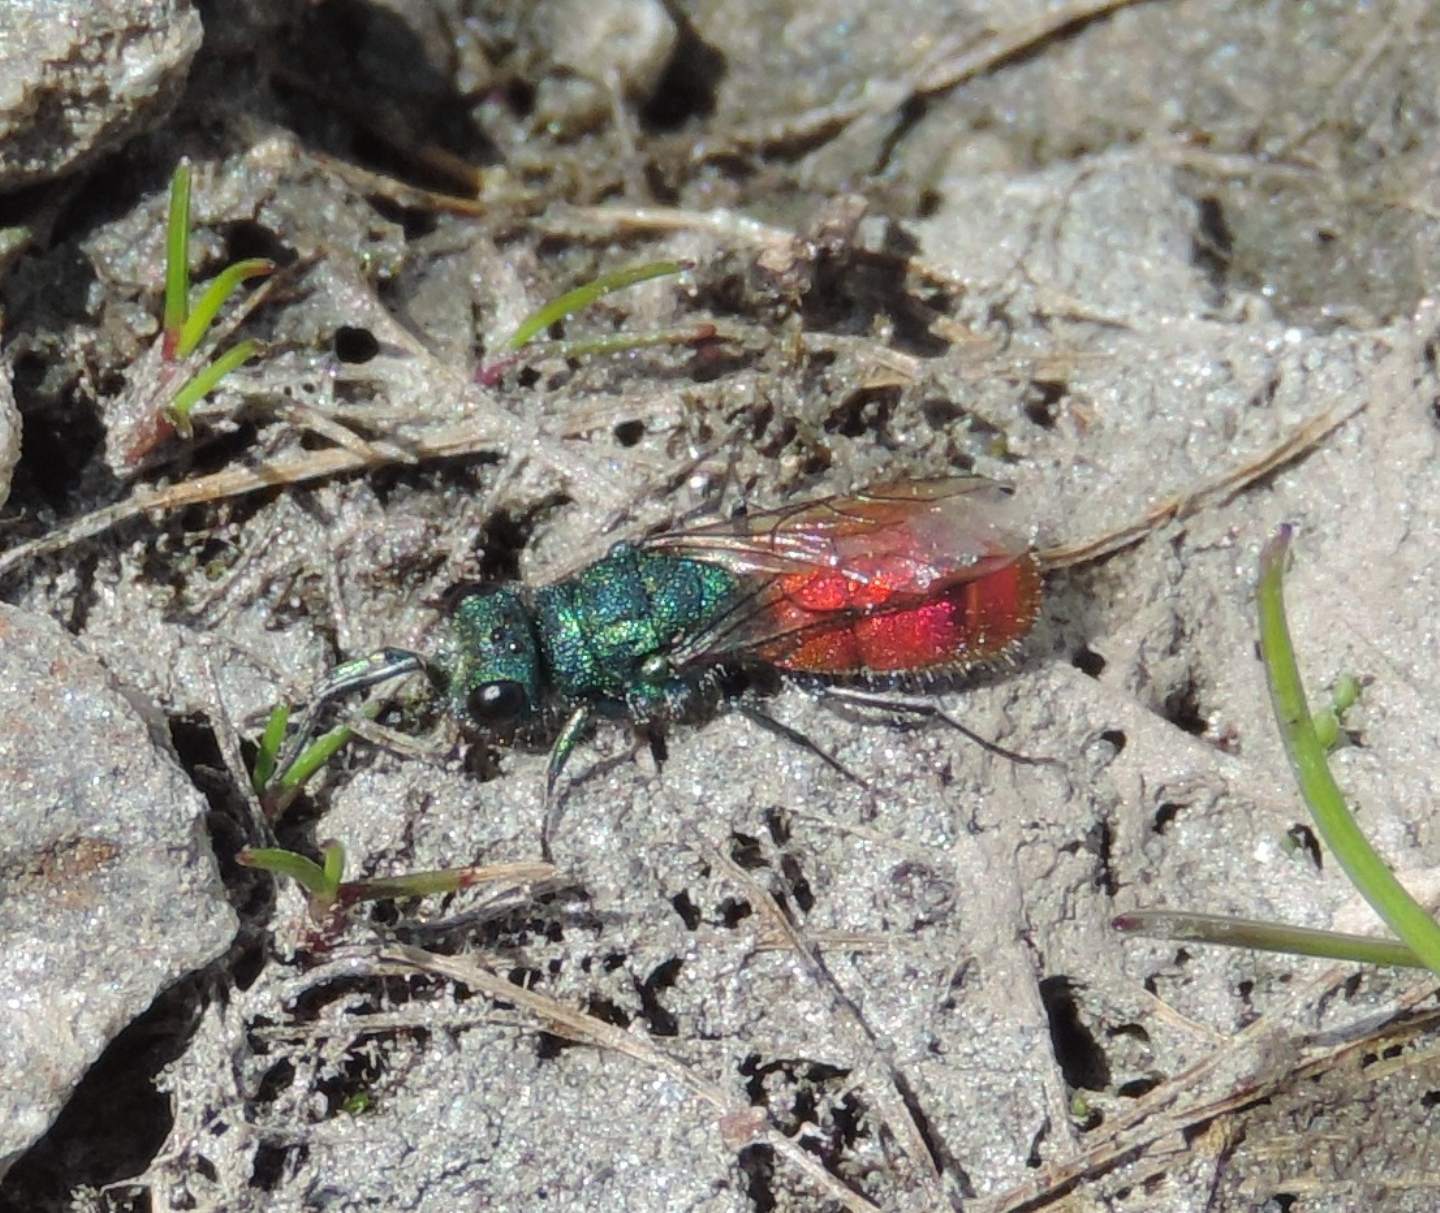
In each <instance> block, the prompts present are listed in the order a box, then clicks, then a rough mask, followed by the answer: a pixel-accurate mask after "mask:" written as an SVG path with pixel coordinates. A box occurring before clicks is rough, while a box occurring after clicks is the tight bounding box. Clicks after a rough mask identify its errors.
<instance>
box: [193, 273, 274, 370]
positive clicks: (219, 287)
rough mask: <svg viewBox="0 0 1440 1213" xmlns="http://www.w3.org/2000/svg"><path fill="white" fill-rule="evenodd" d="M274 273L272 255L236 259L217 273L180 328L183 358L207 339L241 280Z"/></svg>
mask: <svg viewBox="0 0 1440 1213" xmlns="http://www.w3.org/2000/svg"><path fill="white" fill-rule="evenodd" d="M274 272H275V263H274V262H273V261H271V260H270V259H269V258H267V257H251V258H250V259H249V260H247V261H237V262H235V264H234V265H227V266H226V267H225V268H224V269H223V270H221V271H220V272H219V273H218V274H216V275H215V277H214V279H213V280H212V281H211V283H210V285H209V286H207V287H206V288H205V290H204V292H203V293H202V294H201V296H200V298H199V299H198V300H196V303H195V307H194V308H193V309H192V310H191V312H190V315H189V317H188V318H187V319H186V321H185V324H184V326H183V327H182V328H181V330H180V344H179V345H178V346H177V347H176V353H177V354H178V355H179V356H180V357H181V358H188V357H189V356H190V355H191V354H192V353H193V352H194V351H195V347H196V346H198V345H199V344H200V342H201V341H203V340H204V338H205V334H206V333H208V332H209V331H210V325H211V324H213V323H214V321H215V316H216V315H217V313H219V311H220V309H221V308H222V307H224V306H225V301H226V300H227V299H229V298H230V296H231V295H233V294H234V293H235V290H236V288H237V287H239V285H240V284H241V283H242V282H244V281H246V280H247V279H250V278H263V277H264V276H265V275H266V274H272V273H274Z"/></svg>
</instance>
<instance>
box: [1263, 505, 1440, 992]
mask: <svg viewBox="0 0 1440 1213" xmlns="http://www.w3.org/2000/svg"><path fill="white" fill-rule="evenodd" d="M1290 539H1291V528H1290V527H1288V526H1282V527H1281V528H1280V529H1279V531H1278V532H1277V533H1276V536H1275V538H1273V539H1272V540H1271V541H1270V542H1269V543H1268V544H1266V545H1265V550H1264V551H1263V552H1262V553H1261V556H1260V580H1259V584H1258V586H1257V590H1256V599H1257V603H1258V606H1259V615H1260V652H1261V656H1262V658H1263V660H1264V664H1265V674H1266V680H1267V682H1268V683H1269V687H1270V701H1271V704H1272V706H1273V708H1274V710H1275V719H1276V721H1277V723H1278V724H1279V726H1280V736H1281V740H1282V741H1283V742H1284V745H1285V752H1286V754H1287V755H1288V756H1289V759H1290V765H1291V768H1292V769H1293V770H1294V772H1295V777H1296V781H1297V782H1298V784H1299V786H1300V794H1301V796H1302V797H1303V798H1304V800H1305V803H1306V805H1308V806H1309V809H1310V813H1311V816H1313V817H1314V819H1315V825H1316V828H1317V830H1318V831H1319V834H1320V838H1321V841H1323V842H1324V844H1325V845H1326V846H1327V847H1329V849H1330V850H1331V852H1332V853H1333V854H1334V855H1335V858H1336V859H1337V860H1338V861H1339V863H1340V866H1341V867H1342V868H1343V869H1344V871H1345V874H1346V875H1347V876H1348V877H1349V878H1350V881H1351V883H1352V884H1354V886H1355V887H1356V888H1357V889H1359V890H1360V893H1361V895H1362V896H1364V898H1365V900H1366V901H1368V902H1369V903H1370V904H1371V906H1373V907H1374V909H1375V912H1376V913H1377V914H1379V915H1380V917H1381V918H1382V919H1383V920H1384V921H1385V922H1386V923H1387V924H1388V925H1389V927H1390V929H1391V930H1392V931H1394V932H1395V934H1396V935H1398V936H1399V937H1400V939H1401V940H1402V941H1403V942H1404V943H1405V944H1406V945H1407V946H1408V948H1409V949H1410V951H1411V952H1413V953H1414V955H1415V956H1416V957H1417V958H1418V959H1419V960H1420V961H1421V962H1422V963H1423V964H1424V965H1425V966H1426V967H1427V968H1429V969H1430V970H1431V971H1432V972H1435V973H1437V974H1440V924H1437V923H1436V922H1435V920H1434V919H1433V918H1431V917H1430V915H1429V914H1428V913H1427V912H1426V910H1425V908H1424V907H1423V906H1422V905H1420V903H1419V902H1417V901H1416V900H1415V899H1414V898H1413V897H1411V896H1410V894H1409V893H1408V892H1407V891H1406V890H1405V888H1404V887H1403V886H1402V885H1401V884H1400V882H1399V881H1397V880H1396V879H1395V877H1394V875H1393V873H1391V871H1390V869H1389V868H1388V867H1387V866H1386V865H1385V861H1384V860H1383V859H1381V858H1380V856H1379V855H1378V854H1377V853H1376V852H1375V850H1374V848H1373V847H1371V845H1370V843H1369V841H1368V840H1367V839H1366V838H1365V835H1364V834H1363V833H1362V832H1361V830H1360V827H1359V826H1358V825H1357V824H1356V822H1355V818H1354V817H1353V816H1352V815H1351V813H1350V810H1349V808H1348V807H1347V806H1346V804H1345V797H1344V795H1343V794H1342V793H1341V791H1340V788H1339V786H1338V785H1337V784H1336V782H1335V778H1334V776H1333V775H1332V774H1331V773H1330V766H1329V762H1328V761H1327V751H1326V749H1325V746H1324V745H1323V744H1322V743H1321V740H1320V737H1319V736H1318V735H1317V733H1316V730H1315V725H1314V723H1313V721H1312V719H1311V715H1310V709H1309V706H1308V703H1307V701H1306V698H1305V687H1304V684H1303V683H1302V681H1301V679H1300V670H1299V667H1298V666H1297V664H1296V661H1295V650H1294V647H1293V645H1292V643H1291V640H1290V629H1289V625H1288V624H1287V622H1286V619H1285V600H1284V590H1283V582H1284V566H1285V561H1286V558H1287V556H1288V554H1289V550H1290Z"/></svg>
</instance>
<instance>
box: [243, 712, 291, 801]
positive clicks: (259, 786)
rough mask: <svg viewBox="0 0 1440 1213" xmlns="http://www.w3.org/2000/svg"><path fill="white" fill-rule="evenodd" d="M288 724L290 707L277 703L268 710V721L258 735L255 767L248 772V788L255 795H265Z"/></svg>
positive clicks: (272, 776)
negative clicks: (252, 789)
mask: <svg viewBox="0 0 1440 1213" xmlns="http://www.w3.org/2000/svg"><path fill="white" fill-rule="evenodd" d="M289 724H290V705H289V704H286V703H277V704H276V705H275V706H274V707H273V708H272V709H271V710H270V719H269V720H267V721H266V722H265V731H264V732H263V733H261V734H260V743H259V745H258V747H257V748H256V751H255V766H254V768H253V769H252V770H251V772H250V786H251V787H252V788H254V789H255V795H257V796H263V795H265V790H266V788H268V787H269V786H270V780H271V779H273V778H274V777H275V763H276V761H277V760H278V759H279V757H280V747H281V746H283V745H284V744H285V729H286V727H287V726H288V725H289Z"/></svg>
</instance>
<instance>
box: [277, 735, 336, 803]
mask: <svg viewBox="0 0 1440 1213" xmlns="http://www.w3.org/2000/svg"><path fill="white" fill-rule="evenodd" d="M351 736H353V732H352V730H351V728H350V726H349V725H345V724H342V725H339V726H338V727H336V728H333V729H331V730H330V731H329V732H328V733H322V734H321V735H320V736H319V737H317V738H315V740H314V741H312V742H311V743H310V744H309V745H308V746H306V747H305V748H304V749H303V750H301V751H300V753H299V755H297V757H296V759H295V761H294V762H292V763H291V764H290V766H289V767H288V768H287V769H286V770H285V773H284V774H283V775H281V776H280V779H279V781H278V782H277V783H276V788H277V790H278V791H280V792H281V793H285V792H292V791H298V790H299V789H300V788H302V787H304V786H305V782H306V781H307V780H308V779H309V778H310V777H311V776H312V775H314V774H315V772H316V771H319V770H320V769H321V768H323V767H324V766H325V764H326V763H328V762H329V761H330V760H331V759H332V758H334V757H335V755H336V754H338V753H339V752H340V750H341V748H342V747H343V746H344V745H345V743H346V742H347V741H349V740H350V738H351Z"/></svg>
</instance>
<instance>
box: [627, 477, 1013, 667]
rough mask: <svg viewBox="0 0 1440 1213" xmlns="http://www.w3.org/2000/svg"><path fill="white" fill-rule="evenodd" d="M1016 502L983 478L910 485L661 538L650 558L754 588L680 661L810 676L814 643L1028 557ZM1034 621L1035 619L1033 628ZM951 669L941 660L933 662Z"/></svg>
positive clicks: (934, 599) (652, 541)
mask: <svg viewBox="0 0 1440 1213" xmlns="http://www.w3.org/2000/svg"><path fill="white" fill-rule="evenodd" d="M1010 501H1011V499H1010V495H1009V493H1008V491H1007V490H1005V489H1004V488H1002V487H1001V486H1000V485H997V484H995V483H994V482H993V481H989V480H985V479H983V478H980V477H974V476H970V477H952V478H948V479H934V480H899V481H894V482H891V483H889V484H883V485H879V486H876V487H874V488H871V489H868V490H866V491H865V492H863V493H859V494H857V495H855V496H853V497H825V498H821V499H819V500H812V501H806V502H801V503H798V504H796V505H792V506H785V507H782V508H780V509H776V510H766V511H762V512H758V513H753V514H749V515H747V516H745V517H742V518H736V519H732V520H729V521H727V522H722V523H715V524H711V525H708V526H700V527H694V528H690V529H687V530H681V531H672V532H668V533H665V534H661V535H656V536H653V537H651V538H649V539H647V540H645V541H644V546H645V547H646V548H647V549H650V550H655V551H662V552H666V553H668V554H672V555H676V556H683V557H685V558H688V559H693V560H702V561H707V562H710V563H714V564H718V565H720V566H721V567H723V568H725V569H727V570H728V571H730V572H732V573H734V574H735V575H736V576H737V577H739V578H740V579H741V584H742V587H743V588H742V589H741V591H740V592H739V593H737V595H736V597H735V599H734V600H733V601H732V602H731V603H730V604H729V605H728V607H727V609H726V610H725V612H724V613H723V614H722V615H721V616H720V617H719V618H717V619H714V620H712V621H711V622H710V624H709V625H708V626H707V627H706V628H705V629H703V630H702V631H701V632H699V633H697V634H696V635H694V636H692V637H691V638H689V639H688V640H687V641H686V642H684V643H683V644H682V645H680V646H678V648H677V649H676V650H675V651H674V652H672V653H671V654H670V657H671V660H672V662H674V663H675V665H676V667H677V668H680V667H683V666H685V665H689V664H712V663H715V662H719V661H724V660H727V659H731V660H733V659H737V658H744V657H747V656H748V657H754V658H758V659H760V660H764V661H768V662H771V663H773V664H777V665H782V666H787V665H788V666H789V667H790V668H802V666H801V665H797V664H794V663H792V662H790V661H788V660H787V656H788V655H791V654H794V653H796V652H797V651H799V650H800V649H801V648H802V647H803V646H805V645H806V644H807V643H808V642H813V641H815V640H816V639H822V640H823V638H824V637H825V636H826V635H832V634H834V635H838V634H839V633H841V632H842V631H843V630H844V629H846V628H847V627H850V626H851V625H852V624H854V623H855V621H858V620H871V619H875V618H876V617H881V616H897V617H898V616H901V615H904V614H907V613H914V612H917V611H920V610H923V609H924V608H926V607H927V606H931V605H933V604H936V603H938V602H941V601H942V600H944V599H945V596H946V595H947V594H948V593H950V592H952V591H954V590H955V589H956V587H959V586H962V585H964V584H966V583H970V582H975V581H978V580H980V579H983V578H986V577H988V576H990V575H991V574H995V573H998V572H1000V571H1001V570H1004V569H1007V568H1010V567H1011V566H1014V565H1016V564H1017V562H1021V561H1024V560H1028V556H1027V553H1028V550H1029V546H1030V545H1029V542H1028V536H1026V535H1025V533H1024V531H1023V530H1022V529H1021V528H1019V527H1018V526H1017V525H1016V524H1015V520H1014V518H1013V516H1012V515H1013V508H1012V507H1011V505H1010ZM1027 609H1028V608H1027ZM1030 618H1033V610H1032V611H1031V612H1030V614H1029V615H1028V616H1027V617H1026V619H1025V620H1024V627H1028V625H1029V620H1030ZM1022 630H1023V628H1022ZM807 660H808V659H807ZM827 660H828V659H827ZM944 663H945V659H944V656H943V655H941V656H939V657H937V659H936V660H935V661H933V662H931V661H925V662H923V663H922V664H944ZM803 668H814V667H812V666H809V665H806V666H804V667H803ZM817 672H835V673H839V672H846V671H843V670H840V669H838V668H837V669H828V668H827V669H824V670H817Z"/></svg>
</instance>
